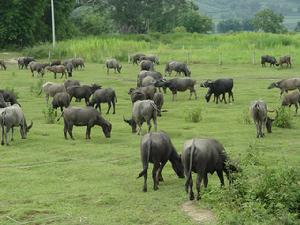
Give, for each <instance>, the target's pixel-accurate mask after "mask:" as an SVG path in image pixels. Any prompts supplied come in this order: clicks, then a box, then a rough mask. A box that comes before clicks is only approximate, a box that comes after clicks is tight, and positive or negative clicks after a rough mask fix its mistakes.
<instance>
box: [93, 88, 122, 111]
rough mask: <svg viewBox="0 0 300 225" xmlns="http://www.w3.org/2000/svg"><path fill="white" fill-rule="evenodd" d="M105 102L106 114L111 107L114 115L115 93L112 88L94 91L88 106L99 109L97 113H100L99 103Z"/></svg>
mask: <svg viewBox="0 0 300 225" xmlns="http://www.w3.org/2000/svg"><path fill="white" fill-rule="evenodd" d="M105 102H107V104H108V109H107V112H106V114H108V113H109V110H110V108H111V105H113V114H115V113H116V110H115V107H116V102H117V96H116V92H115V91H114V90H113V89H112V88H106V89H99V90H96V91H95V92H94V94H93V97H92V100H91V102H90V106H95V105H96V107H95V108H97V107H98V108H99V111H100V112H101V103H105Z"/></svg>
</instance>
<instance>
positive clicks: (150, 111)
mask: <svg viewBox="0 0 300 225" xmlns="http://www.w3.org/2000/svg"><path fill="white" fill-rule="evenodd" d="M157 111H159V110H158V108H157V106H156V105H155V103H154V101H152V100H142V101H140V100H138V101H136V102H135V103H134V104H133V107H132V117H131V119H129V120H126V119H125V118H123V119H124V122H126V123H128V124H129V125H130V126H131V128H132V133H136V132H137V130H136V128H137V126H138V135H139V134H140V133H141V130H142V125H143V123H144V122H147V126H148V132H150V130H151V120H153V123H154V130H155V131H156V130H157V123H156V119H157Z"/></svg>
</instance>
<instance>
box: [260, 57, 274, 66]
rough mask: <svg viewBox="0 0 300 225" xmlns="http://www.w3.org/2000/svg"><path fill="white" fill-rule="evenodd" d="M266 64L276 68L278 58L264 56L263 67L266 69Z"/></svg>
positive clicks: (262, 59) (262, 58)
mask: <svg viewBox="0 0 300 225" xmlns="http://www.w3.org/2000/svg"><path fill="white" fill-rule="evenodd" d="M266 63H270V66H275V65H276V63H277V61H276V58H275V57H274V56H270V55H263V56H262V57H261V66H263V67H265V66H266Z"/></svg>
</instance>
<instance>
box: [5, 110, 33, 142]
mask: <svg viewBox="0 0 300 225" xmlns="http://www.w3.org/2000/svg"><path fill="white" fill-rule="evenodd" d="M32 125H33V123H32V121H31V124H30V125H29V126H27V123H26V119H25V116H24V113H23V111H22V109H21V107H20V106H19V105H18V104H14V105H12V106H8V107H6V108H4V109H3V111H2V113H1V128H2V141H1V144H2V145H4V136H5V143H6V145H9V142H8V133H9V131H10V129H12V137H11V140H12V141H13V133H14V132H13V129H14V127H20V133H21V137H22V139H25V138H26V137H27V133H28V132H29V130H30V129H31V127H32Z"/></svg>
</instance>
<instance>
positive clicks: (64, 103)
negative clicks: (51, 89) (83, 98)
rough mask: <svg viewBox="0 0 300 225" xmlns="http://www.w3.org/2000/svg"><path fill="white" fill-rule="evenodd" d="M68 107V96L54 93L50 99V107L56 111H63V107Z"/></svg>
mask: <svg viewBox="0 0 300 225" xmlns="http://www.w3.org/2000/svg"><path fill="white" fill-rule="evenodd" d="M69 105H70V95H69V94H68V93H66V92H60V93H56V94H55V95H54V97H53V99H52V107H53V108H54V109H57V108H58V107H60V111H61V112H62V111H63V107H65V108H67V107H69Z"/></svg>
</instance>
